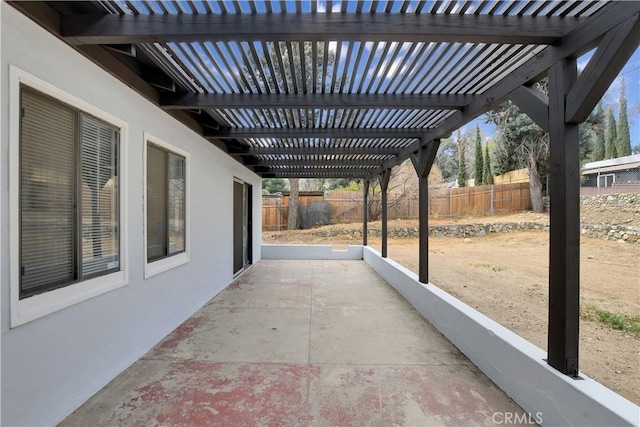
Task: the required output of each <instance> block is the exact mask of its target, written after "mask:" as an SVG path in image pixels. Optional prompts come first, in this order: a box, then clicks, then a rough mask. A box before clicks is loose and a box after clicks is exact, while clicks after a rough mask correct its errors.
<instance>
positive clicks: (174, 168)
mask: <svg viewBox="0 0 640 427" xmlns="http://www.w3.org/2000/svg"><path fill="white" fill-rule="evenodd" d="M146 149H147V152H146V232H145V234H146V249H147V254H146V260H147V266H146V267H147V268H146V271H145V274H146V277H149V276H150V275H153V274H157V273H159V272H161V271H164V270H167V269H169V268H172V267H175V266H177V265H180V264H182V263H184V262H186V261H187V260H188V258H187V254H186V253H187V252H188V251H187V243H188V236H187V231H188V228H187V225H188V224H187V212H186V202H187V154H186V153H184V152H182V151H181V150H179V149H178V148H176V147H173V146H171V145H170V144H168V143H165V142H163V141H161V140H158V139H157V138H153V137H149V138H148V140H147V147H146Z"/></svg>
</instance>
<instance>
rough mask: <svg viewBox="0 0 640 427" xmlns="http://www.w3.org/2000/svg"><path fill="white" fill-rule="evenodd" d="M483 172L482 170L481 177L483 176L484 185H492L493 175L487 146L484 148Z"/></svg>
mask: <svg viewBox="0 0 640 427" xmlns="http://www.w3.org/2000/svg"><path fill="white" fill-rule="evenodd" d="M483 164H484V170H483V175H484V178H483V180H484V183H485V184H489V185H491V184H493V173H491V156H490V154H489V145H488V144H487V145H485V146H484V162H483Z"/></svg>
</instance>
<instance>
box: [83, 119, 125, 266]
mask: <svg viewBox="0 0 640 427" xmlns="http://www.w3.org/2000/svg"><path fill="white" fill-rule="evenodd" d="M81 141H82V144H81V147H82V148H81V150H82V221H81V224H82V275H83V278H87V277H88V276H92V275H96V274H100V273H103V272H105V271H108V270H112V269H115V268H118V267H119V261H120V260H119V247H120V244H119V230H118V211H119V208H118V200H119V197H118V171H117V153H118V150H117V147H118V130H117V129H116V128H114V127H113V126H111V125H108V124H107V123H104V122H102V121H101V120H98V119H96V118H95V117H92V116H89V115H87V114H81Z"/></svg>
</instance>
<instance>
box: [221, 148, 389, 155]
mask: <svg viewBox="0 0 640 427" xmlns="http://www.w3.org/2000/svg"><path fill="white" fill-rule="evenodd" d="M400 150H401V148H392V147H246V148H240V149H238V148H232V147H229V154H233V155H239V156H264V155H269V154H273V155H295V156H310V155H343V156H344V155H347V156H348V155H354V156H355V155H368V154H372V155H396V154H398V151H400Z"/></svg>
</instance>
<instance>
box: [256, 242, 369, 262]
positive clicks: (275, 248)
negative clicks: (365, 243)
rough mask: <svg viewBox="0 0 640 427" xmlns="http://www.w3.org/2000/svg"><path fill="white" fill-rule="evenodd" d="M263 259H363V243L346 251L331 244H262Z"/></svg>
mask: <svg viewBox="0 0 640 427" xmlns="http://www.w3.org/2000/svg"><path fill="white" fill-rule="evenodd" d="M262 259H362V245H353V246H352V245H350V246H349V247H348V249H347V250H346V251H344V250H333V247H332V246H331V245H262Z"/></svg>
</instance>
